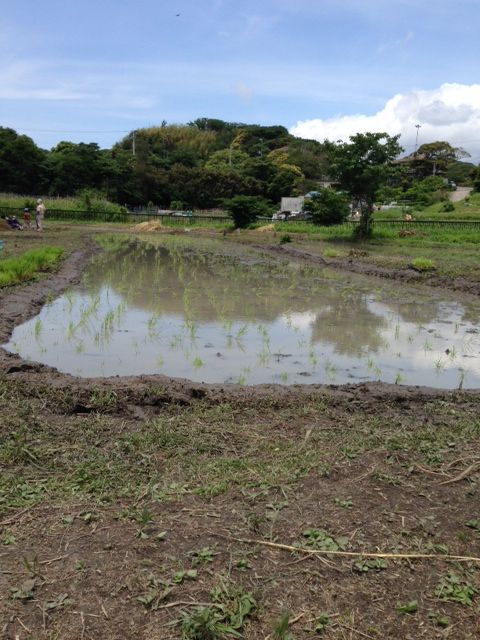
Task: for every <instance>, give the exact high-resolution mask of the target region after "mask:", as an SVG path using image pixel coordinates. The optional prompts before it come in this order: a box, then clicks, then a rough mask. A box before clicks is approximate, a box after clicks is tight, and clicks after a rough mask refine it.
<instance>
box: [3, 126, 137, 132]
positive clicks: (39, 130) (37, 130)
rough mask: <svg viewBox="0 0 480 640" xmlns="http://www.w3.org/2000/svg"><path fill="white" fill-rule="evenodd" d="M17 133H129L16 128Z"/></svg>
mask: <svg viewBox="0 0 480 640" xmlns="http://www.w3.org/2000/svg"><path fill="white" fill-rule="evenodd" d="M15 129H17V131H36V132H37V133H128V130H127V129H121V130H113V131H85V130H83V131H75V130H70V129H23V128H20V127H15Z"/></svg>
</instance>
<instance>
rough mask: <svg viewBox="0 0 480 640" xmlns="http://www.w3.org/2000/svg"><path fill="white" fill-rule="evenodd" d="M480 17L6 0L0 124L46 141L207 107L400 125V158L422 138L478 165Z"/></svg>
mask: <svg viewBox="0 0 480 640" xmlns="http://www.w3.org/2000/svg"><path fill="white" fill-rule="evenodd" d="M177 14H179V15H177ZM478 15H479V5H478V0H341V1H340V0H83V2H79V0H44V1H43V2H36V1H34V0H0V16H1V25H2V26H1V29H0V126H3V127H11V128H13V129H15V130H16V131H17V132H18V133H20V134H25V135H28V136H30V137H31V138H32V139H33V140H34V141H35V143H36V144H37V145H38V146H40V147H42V148H44V149H50V148H52V147H54V146H55V145H56V144H57V143H58V142H60V141H62V140H69V141H72V142H97V143H98V144H99V145H100V147H101V148H109V147H111V146H112V145H113V144H114V143H115V142H117V141H118V140H120V139H122V138H123V137H124V136H125V135H127V134H128V133H129V132H130V131H132V130H134V129H139V128H142V127H147V126H152V125H153V126H155V125H160V124H161V123H162V121H163V120H165V121H166V122H167V123H169V124H185V123H187V122H190V121H192V120H195V119H196V118H201V117H208V118H219V119H221V120H225V121H227V122H244V123H248V124H263V125H283V126H285V127H287V128H288V129H289V130H290V131H291V132H292V133H294V134H295V135H300V136H302V137H306V138H314V139H317V140H323V139H325V138H328V139H330V140H340V139H344V140H348V136H349V135H352V134H354V133H357V132H365V131H387V132H388V133H389V134H391V135H394V134H397V133H401V134H402V137H401V139H400V142H401V144H402V145H403V146H404V148H405V151H406V153H410V152H412V151H414V147H415V143H416V136H417V133H418V145H420V144H422V143H424V142H433V141H435V140H447V141H448V142H450V143H451V144H452V145H454V146H461V147H463V148H464V149H466V150H467V151H469V152H470V153H471V155H472V158H471V161H473V162H475V164H478V163H480V126H479V124H480V84H477V83H480V78H479V73H478V60H479V53H480V38H479V35H478ZM417 124H419V125H420V128H417V127H416V125H417Z"/></svg>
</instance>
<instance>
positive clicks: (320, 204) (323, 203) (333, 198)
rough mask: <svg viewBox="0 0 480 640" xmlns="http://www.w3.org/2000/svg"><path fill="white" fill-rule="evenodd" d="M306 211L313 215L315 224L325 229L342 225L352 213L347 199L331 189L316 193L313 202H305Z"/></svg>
mask: <svg viewBox="0 0 480 640" xmlns="http://www.w3.org/2000/svg"><path fill="white" fill-rule="evenodd" d="M305 211H308V212H309V213H310V214H311V216H312V220H313V224H318V225H322V226H324V227H330V226H332V225H334V224H341V223H342V222H343V221H344V220H345V218H346V217H347V216H348V214H349V213H350V209H349V207H348V204H347V203H346V202H345V197H344V196H342V195H340V194H337V193H336V191H334V189H329V188H326V189H320V191H317V192H316V193H314V194H313V195H312V198H311V200H309V201H307V202H305Z"/></svg>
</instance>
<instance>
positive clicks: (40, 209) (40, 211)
mask: <svg viewBox="0 0 480 640" xmlns="http://www.w3.org/2000/svg"><path fill="white" fill-rule="evenodd" d="M44 216H45V205H44V204H43V202H42V200H41V198H39V199H38V200H37V211H36V214H35V221H36V223H37V231H43V218H44Z"/></svg>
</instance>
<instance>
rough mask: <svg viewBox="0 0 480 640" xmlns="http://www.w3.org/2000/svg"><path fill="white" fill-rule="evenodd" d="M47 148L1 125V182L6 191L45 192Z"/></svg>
mask: <svg viewBox="0 0 480 640" xmlns="http://www.w3.org/2000/svg"><path fill="white" fill-rule="evenodd" d="M46 157H47V152H46V151H43V150H42V149H39V148H38V147H37V146H36V145H35V143H34V142H33V140H32V139H31V138H29V137H28V136H19V135H18V134H17V132H16V131H14V130H13V129H10V128H4V127H0V184H1V185H2V190H3V191H12V192H15V193H24V194H31V193H43V187H44V183H45V174H46V172H45V160H46Z"/></svg>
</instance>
